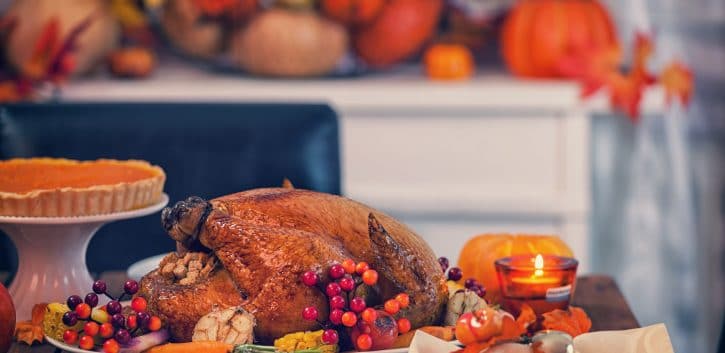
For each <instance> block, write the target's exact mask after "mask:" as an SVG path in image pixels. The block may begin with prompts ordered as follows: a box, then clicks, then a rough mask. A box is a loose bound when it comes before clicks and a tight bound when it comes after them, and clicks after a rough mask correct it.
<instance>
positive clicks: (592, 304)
mask: <svg viewBox="0 0 725 353" xmlns="http://www.w3.org/2000/svg"><path fill="white" fill-rule="evenodd" d="M100 277H101V278H102V279H104V280H105V281H106V282H108V288H109V289H112V288H118V289H120V288H121V287H122V286H123V282H124V281H125V279H126V278H125V274H124V273H123V272H107V273H104V274H102V275H101V276H100ZM4 279H5V276H4V275H3V274H0V282H2V281H3V280H4ZM114 294H116V293H114ZM59 299H60V298H59ZM572 304H573V305H576V306H579V307H582V308H583V309H584V310H585V311H586V312H587V314H589V316H590V317H591V319H592V331H602V330H624V329H631V328H637V327H639V323H638V322H637V319H636V318H635V317H634V315H633V314H632V311H631V310H630V309H629V305H627V301H626V300H624V297H623V296H622V292H620V291H619V287H617V284H616V283H615V282H614V280H613V279H612V278H611V277H609V276H598V275H592V276H583V277H579V278H578V279H577V285H576V292H575V293H574V300H573V303H572ZM54 351H55V347H53V346H51V345H49V344H35V345H33V346H31V347H29V346H27V345H25V344H22V343H15V344H14V345H13V346H12V347H11V348H10V351H9V353H21V352H22V353H53V352H54Z"/></svg>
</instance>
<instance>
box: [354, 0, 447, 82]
mask: <svg viewBox="0 0 725 353" xmlns="http://www.w3.org/2000/svg"><path fill="white" fill-rule="evenodd" d="M442 9H443V1H442V0H388V1H387V2H386V4H385V6H384V7H383V9H382V11H381V12H380V14H379V15H378V16H377V17H376V18H375V20H374V21H373V22H371V23H369V24H367V25H365V26H362V27H361V28H360V29H359V30H357V31H355V33H354V38H353V41H354V46H355V51H356V52H357V54H358V55H359V56H360V58H361V59H362V61H364V62H365V63H366V64H368V65H370V66H371V67H373V68H385V67H390V66H392V65H394V64H396V63H398V62H401V61H403V60H405V59H408V58H410V57H411V56H413V55H415V54H416V53H417V52H418V51H419V50H420V49H421V47H422V46H423V45H424V44H425V42H426V41H427V40H428V39H429V38H430V37H431V36H432V35H433V33H434V32H435V30H436V28H437V25H438V20H439V18H440V14H441V11H442Z"/></svg>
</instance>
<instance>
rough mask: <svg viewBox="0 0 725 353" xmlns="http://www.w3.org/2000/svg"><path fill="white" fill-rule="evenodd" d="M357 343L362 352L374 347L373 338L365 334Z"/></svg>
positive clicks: (358, 338)
mask: <svg viewBox="0 0 725 353" xmlns="http://www.w3.org/2000/svg"><path fill="white" fill-rule="evenodd" d="M355 343H356V344H355V345H356V346H357V347H356V348H357V349H359V350H361V351H367V350H369V349H370V348H372V346H373V337H372V336H370V335H368V334H367V333H363V334H362V335H360V336H358V337H357V341H356V342H355Z"/></svg>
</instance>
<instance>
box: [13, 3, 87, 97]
mask: <svg viewBox="0 0 725 353" xmlns="http://www.w3.org/2000/svg"><path fill="white" fill-rule="evenodd" d="M92 18H93V15H90V16H88V17H87V18H85V19H84V20H82V21H81V22H80V23H78V24H77V25H76V26H74V27H73V28H71V30H70V31H69V32H68V34H67V35H66V36H65V38H61V34H60V21H59V20H58V18H57V17H52V18H50V19H48V21H46V22H45V24H44V26H43V29H42V30H41V32H40V36H39V37H38V39H37V40H36V41H35V44H34V46H33V52H32V55H31V56H30V58H29V60H28V61H27V62H25V63H23V64H22V65H21V67H20V68H19V70H17V71H15V72H0V102H17V101H21V100H24V99H28V98H30V96H31V95H32V88H33V87H35V86H39V85H41V84H43V83H45V82H50V83H52V84H56V85H59V84H61V83H63V82H65V81H66V80H67V79H68V77H69V76H70V74H71V73H72V72H73V68H74V67H75V64H74V62H73V51H75V50H76V49H77V42H78V38H79V37H80V35H81V34H82V33H83V32H84V31H85V30H87V29H88V27H89V26H90V25H91V22H92ZM17 24H18V20H17V18H12V19H7V18H5V19H2V20H1V21H0V47H6V45H4V44H5V43H6V42H7V40H8V38H9V37H10V35H11V34H12V32H13V31H14V30H15V28H16V27H17ZM0 56H2V57H5V55H3V53H0ZM3 67H4V68H8V67H10V65H8V64H7V63H3Z"/></svg>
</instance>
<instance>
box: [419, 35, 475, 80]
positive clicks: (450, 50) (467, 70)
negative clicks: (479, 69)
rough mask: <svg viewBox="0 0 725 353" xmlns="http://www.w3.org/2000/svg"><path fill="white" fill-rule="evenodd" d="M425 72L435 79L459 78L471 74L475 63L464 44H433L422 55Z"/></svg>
mask: <svg viewBox="0 0 725 353" xmlns="http://www.w3.org/2000/svg"><path fill="white" fill-rule="evenodd" d="M423 62H424V64H425V72H426V74H427V75H428V77H429V78H432V79H435V80H461V79H467V78H469V77H471V76H473V73H474V72H475V70H476V68H475V66H476V64H475V63H474V61H473V54H471V51H470V50H469V49H468V48H467V47H466V46H464V45H460V44H435V45H433V46H431V47H430V48H428V50H426V52H425V54H424V55H423Z"/></svg>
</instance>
